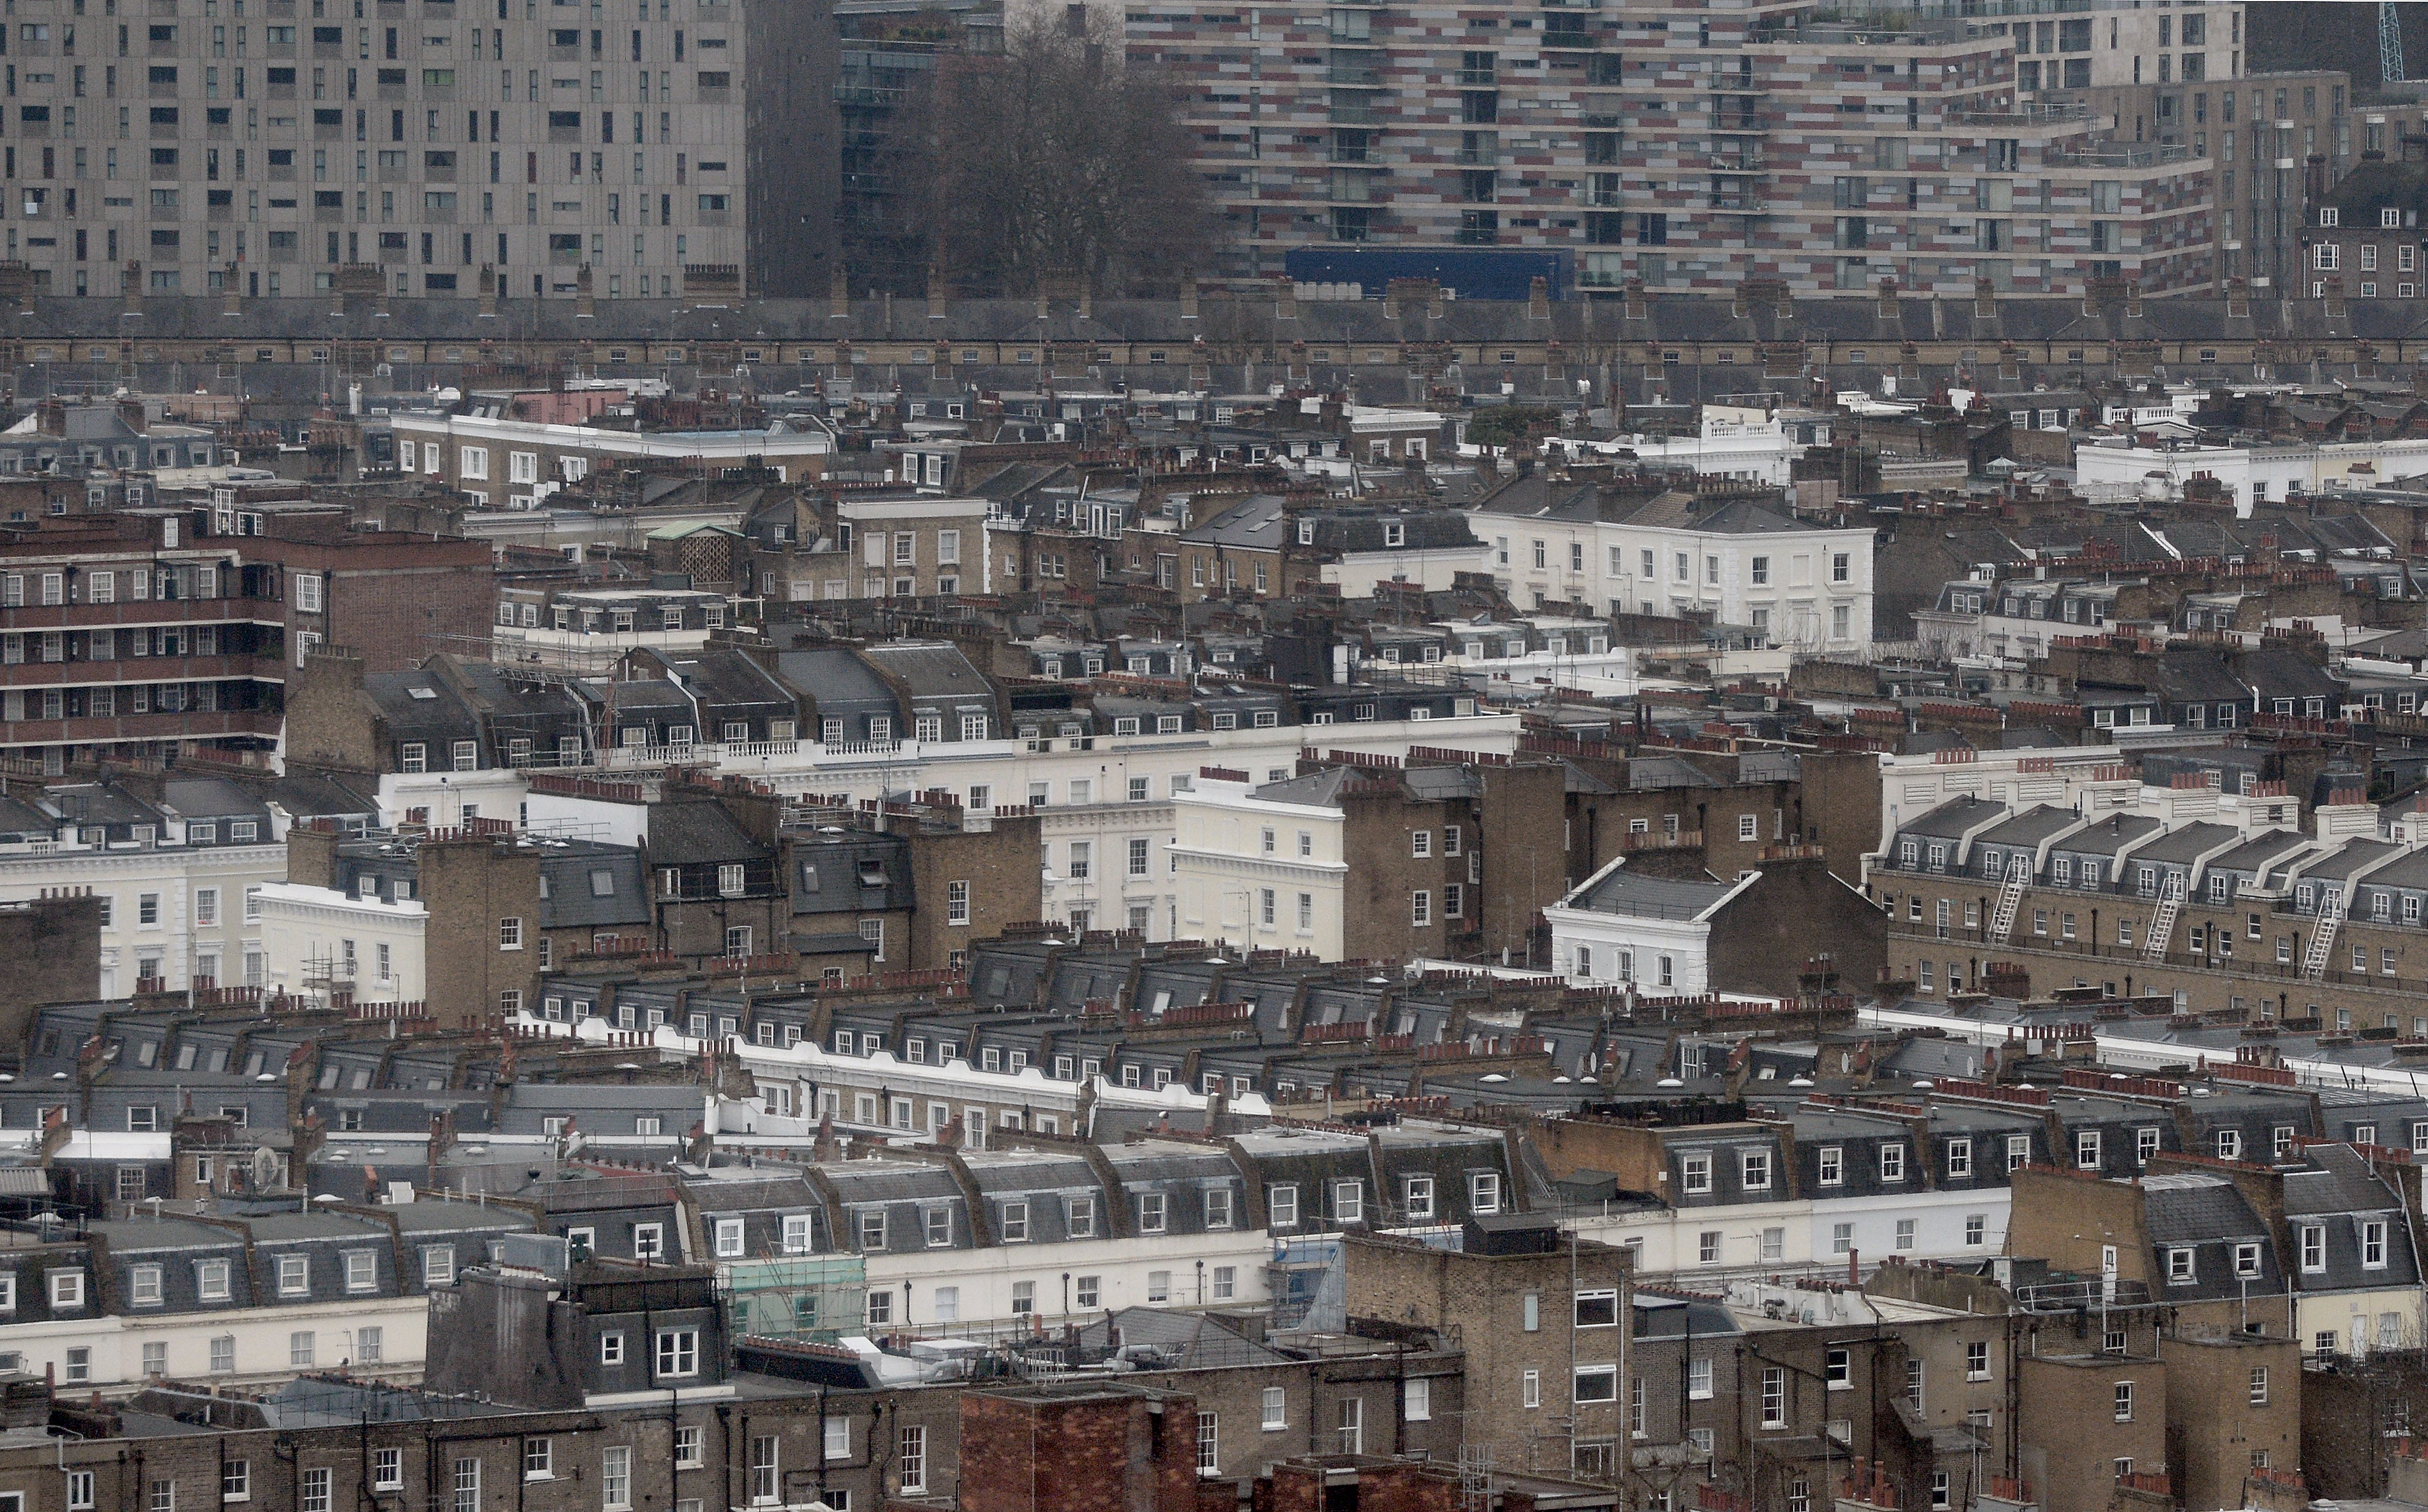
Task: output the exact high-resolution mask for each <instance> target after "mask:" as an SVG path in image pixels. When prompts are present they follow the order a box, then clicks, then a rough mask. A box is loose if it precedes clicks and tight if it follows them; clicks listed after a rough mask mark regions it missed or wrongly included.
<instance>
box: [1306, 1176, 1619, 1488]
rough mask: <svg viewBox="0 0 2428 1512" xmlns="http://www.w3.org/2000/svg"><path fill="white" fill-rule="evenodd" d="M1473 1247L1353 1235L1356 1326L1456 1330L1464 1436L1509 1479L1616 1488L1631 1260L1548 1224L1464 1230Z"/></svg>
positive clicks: (1348, 1245) (1351, 1296)
mask: <svg viewBox="0 0 2428 1512" xmlns="http://www.w3.org/2000/svg"><path fill="white" fill-rule="evenodd" d="M1466 1236H1467V1245H1466V1248H1465V1249H1464V1250H1440V1249H1433V1248H1429V1247H1427V1246H1426V1245H1423V1244H1420V1243H1418V1242H1416V1241H1411V1240H1403V1239H1398V1238H1391V1237H1386V1236H1382V1235H1364V1234H1352V1235H1349V1236H1347V1237H1346V1239H1345V1240H1344V1241H1343V1242H1344V1249H1345V1251H1346V1255H1347V1260H1346V1264H1347V1278H1348V1280H1347V1285H1348V1293H1347V1307H1348V1311H1349V1315H1350V1316H1351V1317H1352V1318H1371V1319H1375V1320H1378V1321H1380V1322H1382V1323H1391V1324H1414V1325H1416V1326H1419V1327H1424V1328H1431V1329H1435V1330H1437V1331H1448V1330H1452V1329H1455V1330H1457V1333H1458V1337H1459V1338H1460V1339H1463V1340H1464V1344H1465V1348H1466V1351H1467V1359H1468V1382H1467V1394H1466V1411H1467V1417H1466V1422H1465V1424H1464V1428H1463V1434H1464V1439H1465V1441H1466V1442H1468V1443H1469V1444H1491V1445H1493V1446H1494V1448H1495V1451H1496V1455H1497V1462H1498V1463H1500V1464H1501V1465H1505V1466H1508V1467H1510V1468H1512V1469H1533V1470H1553V1471H1576V1472H1578V1473H1580V1474H1582V1475H1583V1476H1585V1477H1587V1478H1590V1479H1597V1480H1600V1479H1608V1478H1610V1477H1613V1476H1615V1475H1616V1474H1617V1473H1618V1471H1620V1469H1621V1468H1622V1467H1623V1466H1624V1465H1625V1463H1626V1456H1627V1454H1628V1448H1629V1443H1630V1438H1629V1429H1628V1424H1627V1412H1628V1410H1629V1408H1628V1386H1627V1383H1628V1381H1629V1379H1630V1376H1631V1374H1632V1371H1631V1368H1630V1359H1629V1355H1628V1345H1629V1335H1630V1334H1631V1332H1632V1327H1631V1307H1630V1302H1629V1296H1630V1291H1631V1288H1632V1284H1633V1283H1632V1276H1631V1274H1630V1272H1629V1267H1628V1263H1627V1258H1626V1255H1625V1252H1624V1251H1621V1250H1619V1249H1616V1248H1614V1247H1612V1246H1609V1245H1604V1244H1598V1243H1595V1242H1594V1241H1590V1240H1581V1239H1577V1238H1574V1237H1571V1236H1567V1235H1563V1234H1562V1233H1561V1232H1560V1230H1559V1226H1558V1224H1556V1222H1555V1221H1554V1220H1553V1219H1551V1218H1550V1216H1548V1215H1534V1214H1510V1215H1505V1216H1485V1217H1478V1218H1473V1219H1470V1220H1468V1224H1467V1225H1466Z"/></svg>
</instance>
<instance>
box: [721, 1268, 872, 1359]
mask: <svg viewBox="0 0 2428 1512" xmlns="http://www.w3.org/2000/svg"><path fill="white" fill-rule="evenodd" d="M724 1289H725V1294H726V1307H727V1316H728V1317H729V1318H730V1320H731V1326H732V1329H733V1332H734V1333H735V1334H736V1335H737V1336H738V1335H742V1334H756V1335H758V1336H760V1337H762V1338H772V1339H808V1340H810V1341H812V1342H814V1343H829V1344H830V1343H833V1342H834V1341H835V1340H836V1339H840V1338H842V1337H843V1336H844V1335H845V1334H846V1333H856V1332H858V1331H859V1330H860V1328H861V1319H862V1318H863V1316H864V1315H865V1314H866V1312H867V1308H868V1270H867V1265H866V1263H865V1262H864V1261H863V1260H862V1259H861V1257H860V1256H858V1255H787V1254H783V1253H781V1252H780V1251H773V1250H770V1251H765V1252H763V1253H762V1254H761V1255H760V1256H759V1257H756V1258H753V1259H743V1260H735V1261H731V1262H730V1263H729V1264H728V1266H727V1268H726V1274H725V1279H724Z"/></svg>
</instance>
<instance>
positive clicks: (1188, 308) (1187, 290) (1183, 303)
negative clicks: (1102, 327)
mask: <svg viewBox="0 0 2428 1512" xmlns="http://www.w3.org/2000/svg"><path fill="white" fill-rule="evenodd" d="M928 308H929V310H930V312H931V313H932V312H933V310H934V308H935V306H934V305H933V304H930V305H929V306H928ZM1383 313H1384V314H1385V315H1386V316H1387V315H1389V314H1390V313H1391V307H1390V305H1389V304H1385V305H1384V306H1383ZM1180 318H1181V319H1182V320H1195V319H1197V279H1196V276H1195V275H1194V274H1191V275H1190V276H1189V277H1187V278H1184V279H1182V280H1181V281H1180Z"/></svg>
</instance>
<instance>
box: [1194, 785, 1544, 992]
mask: <svg viewBox="0 0 2428 1512" xmlns="http://www.w3.org/2000/svg"><path fill="white" fill-rule="evenodd" d="M1410 754H1411V760H1410V762H1409V764H1407V765H1406V766H1405V767H1403V766H1401V765H1400V764H1398V763H1395V762H1392V761H1390V760H1388V759H1387V758H1380V757H1344V756H1342V755H1340V754H1339V753H1337V752H1335V753H1330V754H1328V755H1326V756H1324V757H1321V758H1310V759H1303V760H1302V761H1301V763H1300V771H1301V775H1300V776H1298V777H1295V778H1290V779H1286V780H1284V781H1275V782H1266V783H1263V784H1253V783H1251V782H1249V781H1246V774H1245V773H1226V772H1222V771H1219V770H1217V769H1214V768H1207V769H1206V772H1205V773H1204V774H1203V775H1202V776H1201V778H1200V779H1199V780H1198V781H1197V782H1196V783H1195V784H1194V785H1193V788H1192V790H1191V791H1190V792H1189V793H1185V794H1181V795H1179V796H1177V797H1175V799H1174V804H1173V809H1174V825H1175V834H1176V839H1175V840H1174V842H1173V857H1174V858H1175V861H1176V868H1175V877H1176V882H1175V886H1176V889H1177V891H1178V893H1179V895H1180V896H1179V901H1178V903H1177V904H1176V907H1177V909H1178V911H1179V915H1178V916H1179V921H1180V922H1179V925H1178V926H1177V928H1179V929H1181V931H1182V932H1184V933H1187V932H1190V931H1199V930H1202V931H1204V932H1206V933H1208V934H1212V935H1216V936H1219V937H1221V938H1225V939H1243V940H1252V941H1254V942H1255V944H1256V945H1258V946H1264V945H1268V944H1270V945H1291V946H1292V947H1294V948H1301V949H1311V950H1314V951H1316V952H1317V953H1318V954H1319V955H1321V956H1322V957H1323V958H1324V959H1327V960H1403V959H1406V958H1409V957H1413V956H1443V955H1453V954H1461V953H1465V952H1468V951H1472V950H1485V949H1489V950H1500V949H1502V948H1508V949H1514V950H1518V951H1523V950H1525V949H1526V948H1527V947H1528V945H1529V942H1530V941H1531V940H1532V939H1533V937H1534V918H1535V915H1536V912H1538V911H1539V910H1540V909H1541V908H1542V907H1543V906H1544V905H1546V904H1548V903H1550V902H1553V901H1555V900H1556V899H1557V898H1558V897H1559V896H1560V891H1561V887H1562V884H1563V883H1564V882H1565V881H1566V878H1565V877H1564V876H1563V875H1561V874H1560V858H1561V854H1562V843H1563V836H1562V834H1561V832H1560V830H1559V825H1560V822H1561V820H1560V814H1561V798H1560V794H1561V791H1562V784H1563V782H1564V781H1565V778H1564V772H1565V769H1564V768H1563V767H1561V766H1560V765H1559V764H1556V763H1547V762H1538V761H1512V760H1506V759H1503V758H1498V757H1495V758H1491V759H1490V760H1488V761H1487V760H1486V759H1485V758H1481V757H1477V756H1475V755H1473V754H1472V753H1466V752H1460V753H1451V752H1431V751H1427V750H1426V749H1425V748H1413V749H1412V751H1411V753H1410Z"/></svg>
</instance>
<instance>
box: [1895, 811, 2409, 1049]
mask: <svg viewBox="0 0 2428 1512" xmlns="http://www.w3.org/2000/svg"><path fill="white" fill-rule="evenodd" d="M2095 775H2097V776H2098V777H2099V779H2100V780H2099V781H2095V782H2093V783H2092V788H2093V789H2095V791H2093V792H2092V793H2091V794H2090V796H2089V797H2086V799H2085V804H2086V806H2085V807H2084V808H2083V809H2082V811H2081V812H2080V813H2075V812H2074V811H2071V810H2065V809H2059V808H2055V807H2053V806H2049V805H2027V804H2023V803H2020V802H2019V803H2016V804H2007V803H1998V802H1993V801H1989V800H1986V799H1975V798H1955V799H1951V800H1949V801H1947V802H1945V803H1944V804H1941V805H1939V806H1938V807H1936V808H1933V809H1931V810H1930V811H1928V813H1922V814H1913V815H1911V816H1909V817H1907V818H1906V819H1904V820H1902V821H1901V822H1900V823H1899V825H1898V827H1897V829H1896V831H1895V835H1894V837H1893V838H1892V839H1891V840H1890V841H1889V842H1888V845H1887V847H1886V849H1885V850H1884V851H1883V852H1882V853H1881V854H1880V855H1879V856H1878V858H1877V859H1876V860H1875V862H1874V863H1873V866H1872V870H1871V889H1870V890H1871V892H1872V893H1873V895H1874V896H1875V897H1877V898H1878V900H1879V901H1880V902H1881V904H1882V905H1883V907H1884V909H1885V910H1886V911H1887V912H1888V915H1889V917H1888V966H1889V969H1890V970H1891V971H1893V972H1895V973H1897V974H1898V976H1899V979H1901V980H1907V981H1911V982H1913V983H1914V984H1915V989H1916V991H1917V992H1918V993H1920V994H1925V995H1934V996H1935V995H1940V994H1944V992H1946V991H1948V990H1951V989H1956V988H1959V987H1960V986H1961V985H1962V984H1963V983H1967V982H1976V981H1978V980H1979V978H1980V974H1981V970H1982V967H1983V966H1984V965H1985V964H1987V963H1990V962H1992V961H1997V962H2012V963H2013V965H2014V966H2015V968H2016V971H2015V978H2016V979H2017V980H2019V981H2021V980H2026V979H2027V980H2028V981H2029V982H2030V983H2031V984H2032V988H2033V990H2036V991H2047V990H2050V989H2058V988H2065V987H2070V986H2097V987H2100V988H2102V989H2103V990H2108V991H2116V992H2122V993H2123V994H2181V995H2180V996H2179V997H2178V998H2177V1003H2178V1006H2179V1008H2181V1009H2182V1010H2185V1011H2192V1012H2209V1011H2227V1012H2236V1011H2239V1012H2241V1013H2244V1014H2247V1015H2249V1016H2250V1017H2252V1018H2254V1019H2277V1020H2285V1021H2290V1022H2297V1023H2298V1022H2303V1021H2306V1020H2314V1019H2315V1020H2319V1021H2321V1023H2322V1024H2324V1025H2328V1026H2332V1027H2335V1028H2337V1029H2340V1030H2345V1031H2350V1030H2353V1029H2354V1028H2356V1027H2362V1028H2386V1027H2392V1028H2394V1029H2396V1030H2398V1031H2405V1032H2409V1033H2412V1034H2428V1018H2423V1017H2421V1016H2420V1015H2419V1014H2418V1013H2416V1012H2415V1011H2414V1006H2413V1001H2412V998H2413V994H2412V992H2411V990H2410V989H2409V988H2408V987H2407V986H2406V985H2405V982H2406V979H2407V978H2408V979H2416V978H2420V977H2421V976H2422V975H2423V974H2428V950H2423V949H2422V948H2421V946H2420V941H2419V939H2418V938H2417V937H2418V934H2419V919H2420V909H2421V908H2422V906H2423V904H2422V902H2420V901H2410V902H2406V901H2405V899H2406V898H2410V897H2412V896H2414V895H2419V896H2420V897H2421V898H2423V899H2428V880H2423V879H2422V878H2421V876H2420V871H2421V863H2420V854H2419V848H2418V847H2419V846H2420V839H2421V838H2428V831H2423V830H2420V828H2418V827H2417V826H2416V825H2415V822H2414V817H2413V816H2410V815H2405V816H2404V817H2403V819H2402V820H2401V821H2399V822H2398V824H2397V825H2396V828H2395V832H2394V835H2393V838H2392V839H2391V841H2387V840H2384V839H2381V838H2379V831H2378V821H2377V811H2376V809H2375V808H2374V807H2373V806H2372V805H2371V804H2368V803H2366V802H2364V801H2361V800H2360V795H2359V794H2358V793H2357V792H2356V791H2354V792H2347V793H2341V794H2338V795H2334V796H2333V800H2332V801H2330V802H2326V803H2321V804H2320V805H2319V806H2318V807H2317V808H2316V809H2315V811H2314V812H2313V814H2312V815H2311V820H2312V826H2311V828H2312V831H2313V832H2312V833H2310V834H2307V835H2305V833H2304V832H2303V831H2302V830H2299V829H2296V828H2293V826H2294V825H2295V824H2296V823H2298V819H2297V815H2298V813H2299V810H2300V804H2299V803H2298V801H2297V800H2296V799H2295V798H2294V797H2293V796H2291V795H2290V794H2288V793H2287V792H2285V791H2283V788H2284V784H2282V783H2266V782H2263V783H2256V784H2254V788H2253V791H2252V792H2250V793H2248V794H2220V793H2218V792H2217V791H2215V790H2214V789H2212V788H2210V787H2208V786H2207V784H2206V782H2205V781H2202V780H2201V779H2199V778H2196V777H2188V778H2185V779H2183V780H2181V781H2183V783H2184V784H2185V785H2182V786H2176V787H2169V788H2160V787H2157V786H2155V785H2150V784H2145V783H2143V782H2141V781H2139V780H2138V779H2136V778H2134V777H2132V776H2131V775H2130V773H2129V772H2128V771H2127V770H2126V769H2125V768H2124V767H2121V766H2120V767H2112V768H2108V769H2106V770H2105V771H2104V772H2103V773H2099V774H2095Z"/></svg>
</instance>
